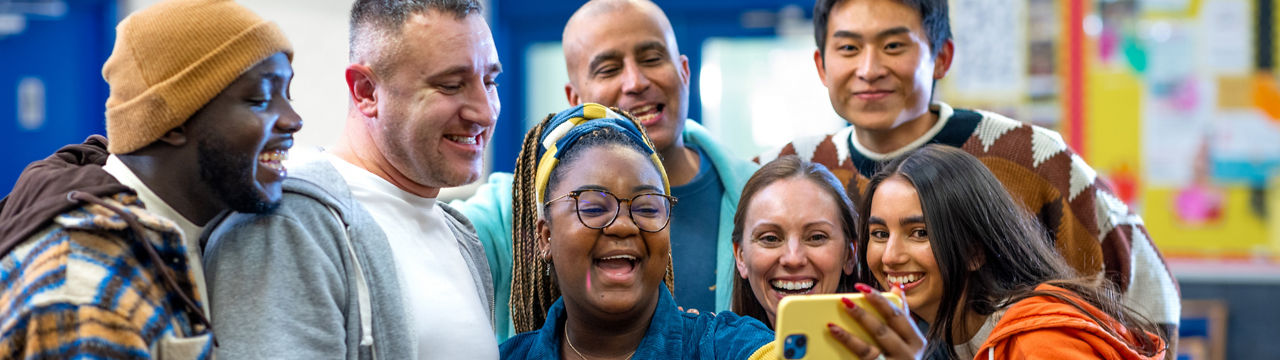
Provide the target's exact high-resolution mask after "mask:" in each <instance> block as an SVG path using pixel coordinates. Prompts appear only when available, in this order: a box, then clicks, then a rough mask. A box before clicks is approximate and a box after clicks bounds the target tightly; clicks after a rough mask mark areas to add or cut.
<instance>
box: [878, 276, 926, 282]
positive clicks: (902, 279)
mask: <svg viewBox="0 0 1280 360" xmlns="http://www.w3.org/2000/svg"><path fill="white" fill-rule="evenodd" d="M922 277H924V275H920V274H907V275H903V276H893V275H889V276H886V278H889V282H891V283H894V284H910V283H913V282H916V281H918V280H920V278H922Z"/></svg>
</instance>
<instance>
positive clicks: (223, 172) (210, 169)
mask: <svg viewBox="0 0 1280 360" xmlns="http://www.w3.org/2000/svg"><path fill="white" fill-rule="evenodd" d="M196 145H197V147H196V150H197V152H199V155H197V156H196V159H197V162H198V164H199V165H200V181H202V182H204V183H205V184H206V185H207V186H209V188H210V189H212V190H213V195H214V197H216V198H218V199H221V200H222V202H223V203H224V204H226V205H227V207H228V208H230V209H231V210H232V211H236V212H242V213H253V214H261V213H266V212H270V211H272V210H275V208H276V207H277V206H279V205H280V202H279V201H278V200H277V201H271V200H270V199H268V198H267V197H266V194H261V193H259V192H258V191H254V188H256V187H257V180H256V179H254V178H253V173H254V171H253V168H252V167H249V168H246V167H245V165H246V164H248V165H249V166H257V163H258V161H257V156H255V155H244V154H240V153H238V152H236V151H234V150H231V149H230V147H229V146H227V145H226V144H225V143H224V142H223V141H222V139H220V138H218V139H210V138H204V139H200V142H199V143H197V144H196Z"/></svg>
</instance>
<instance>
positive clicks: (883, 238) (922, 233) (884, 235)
mask: <svg viewBox="0 0 1280 360" xmlns="http://www.w3.org/2000/svg"><path fill="white" fill-rule="evenodd" d="M867 234H868V235H870V236H871V241H875V242H887V241H889V231H887V230H884V229H872V230H871V231H868V232H867ZM908 238H910V239H916V240H925V241H928V240H929V230H927V229H924V228H918V229H911V234H910V235H909V236H908Z"/></svg>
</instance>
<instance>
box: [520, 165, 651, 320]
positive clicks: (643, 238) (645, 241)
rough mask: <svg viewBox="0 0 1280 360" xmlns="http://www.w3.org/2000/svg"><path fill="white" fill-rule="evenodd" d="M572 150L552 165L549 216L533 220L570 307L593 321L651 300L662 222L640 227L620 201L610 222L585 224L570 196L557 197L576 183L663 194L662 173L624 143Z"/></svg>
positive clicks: (642, 310)
mask: <svg viewBox="0 0 1280 360" xmlns="http://www.w3.org/2000/svg"><path fill="white" fill-rule="evenodd" d="M579 151H582V152H583V153H582V154H578V155H579V156H577V157H576V159H575V161H573V162H571V163H567V164H561V165H560V166H561V167H562V168H561V169H559V170H558V171H562V172H563V173H562V175H561V177H560V180H559V181H558V182H557V183H556V185H555V188H552V189H548V191H547V197H546V198H547V199H552V200H553V201H552V202H550V203H549V204H547V205H546V210H545V219H549V221H547V220H545V219H544V220H540V221H538V234H539V242H538V246H539V251H540V253H541V254H546V255H545V257H544V259H546V260H550V261H551V262H552V265H553V267H554V269H555V274H556V280H557V282H558V283H559V285H560V292H561V294H562V295H563V296H564V302H565V306H566V308H568V309H569V311H570V312H571V313H576V314H581V315H585V316H587V317H590V318H594V319H600V320H616V319H629V318H630V317H633V316H644V315H645V314H648V313H649V312H651V311H652V309H653V308H654V307H655V306H657V302H658V287H659V286H662V280H663V276H664V275H665V274H666V270H667V263H668V262H669V261H670V257H669V254H670V245H671V244H670V238H669V233H668V231H669V230H668V229H669V227H664V228H663V229H662V230H661V231H658V232H653V233H651V232H644V231H640V229H639V228H638V227H637V226H636V224H635V222H634V221H633V220H632V216H631V213H630V210H629V207H631V204H629V203H626V202H624V203H621V204H620V206H619V210H618V216H617V218H616V219H614V220H613V223H611V224H609V226H606V227H604V228H603V229H592V228H589V227H587V226H586V225H583V223H582V221H580V220H579V216H578V214H577V209H576V205H575V200H574V199H573V198H572V197H562V196H563V195H565V194H568V193H570V192H572V191H578V190H601V191H606V192H609V193H612V194H613V195H616V196H617V197H618V198H620V199H623V200H627V199H631V198H633V197H635V196H637V195H641V194H663V184H662V175H661V174H659V173H658V170H657V167H655V166H654V164H653V163H652V162H651V161H650V160H649V158H648V157H647V156H646V155H644V154H641V153H639V152H638V151H636V150H634V149H631V148H628V147H625V146H620V145H602V146H593V147H590V148H586V149H581V150H579ZM606 196H607V195H606ZM557 198H559V199H558V200H557ZM584 206H585V205H584ZM583 209H584V210H586V211H591V210H589V209H588V208H586V207H584V208H583ZM604 216H606V217H607V216H608V214H605V215H604ZM635 216H636V217H637V218H639V217H641V216H642V214H636V215H635Z"/></svg>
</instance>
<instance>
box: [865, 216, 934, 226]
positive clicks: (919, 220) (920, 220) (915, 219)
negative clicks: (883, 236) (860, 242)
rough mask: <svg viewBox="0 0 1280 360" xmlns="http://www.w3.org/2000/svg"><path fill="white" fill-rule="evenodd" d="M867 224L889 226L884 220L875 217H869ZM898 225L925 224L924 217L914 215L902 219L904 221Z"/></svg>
mask: <svg viewBox="0 0 1280 360" xmlns="http://www.w3.org/2000/svg"><path fill="white" fill-rule="evenodd" d="M867 223H868V224H871V225H881V226H888V224H887V223H886V222H885V221H884V219H881V218H878V217H875V216H870V217H868V218H867ZM898 224H901V225H909V224H924V215H912V216H908V217H904V218H902V220H900V221H898Z"/></svg>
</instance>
